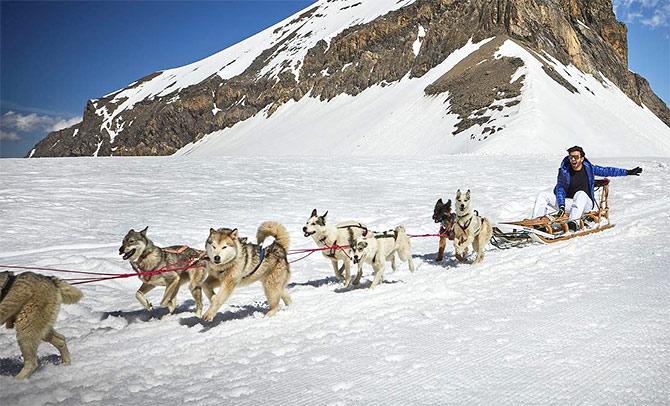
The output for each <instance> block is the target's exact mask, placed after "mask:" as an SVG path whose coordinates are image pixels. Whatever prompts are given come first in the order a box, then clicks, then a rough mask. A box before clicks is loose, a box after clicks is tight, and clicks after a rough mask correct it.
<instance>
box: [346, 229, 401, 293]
mask: <svg viewBox="0 0 670 406" xmlns="http://www.w3.org/2000/svg"><path fill="white" fill-rule="evenodd" d="M352 251H353V255H354V263H356V264H361V263H363V262H365V263H368V264H370V265H372V269H374V272H375V278H374V280H373V281H372V285H370V288H374V287H375V286H377V285H378V284H379V282H381V281H382V277H383V273H384V268H385V266H386V261H391V268H392V269H393V270H394V271H395V270H396V269H397V267H396V262H395V254H398V258H400V260H401V261H403V262H407V265H409V270H410V271H411V272H414V262H412V244H411V243H410V239H409V236H408V235H407V233H406V232H405V227H403V226H398V227H396V228H395V230H390V231H385V232H382V233H379V232H369V233H367V234H366V235H364V236H363V235H362V236H360V237H358V238H356V241H355V242H354V244H352Z"/></svg>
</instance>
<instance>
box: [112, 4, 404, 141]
mask: <svg viewBox="0 0 670 406" xmlns="http://www.w3.org/2000/svg"><path fill="white" fill-rule="evenodd" d="M415 1H416V0H375V1H365V2H361V1H360V0H339V1H332V0H320V1H318V2H316V3H315V4H314V5H313V6H310V7H309V8H308V9H307V10H311V9H316V11H315V12H314V13H313V15H312V16H311V17H309V18H303V19H298V17H299V16H300V15H301V14H303V13H304V12H305V11H306V10H302V11H300V12H298V13H296V14H294V15H292V16H290V17H288V18H286V19H285V20H283V21H281V22H279V23H277V24H275V25H273V26H272V27H269V28H267V29H265V30H263V31H261V32H259V33H258V34H255V35H253V36H252V37H250V38H247V39H246V40H244V41H241V42H239V43H237V44H235V45H233V46H231V47H229V48H226V49H224V50H223V51H220V52H218V53H216V54H214V55H211V56H209V57H207V58H205V59H202V60H199V61H197V62H194V63H191V64H189V65H185V66H182V67H178V68H173V69H167V70H164V71H161V72H160V73H159V74H158V75H157V76H156V77H154V78H152V79H151V80H148V81H145V82H142V83H140V84H137V82H133V83H132V84H131V85H129V86H128V87H126V88H125V89H121V90H118V91H116V92H112V93H110V94H109V95H107V96H106V97H110V96H114V98H113V99H112V101H113V102H114V103H116V104H117V107H116V108H115V109H114V111H112V112H110V113H108V114H105V115H104V116H103V127H105V128H107V129H108V130H110V131H111V126H112V121H113V120H114V119H115V118H116V117H118V116H119V115H120V114H121V113H122V112H124V111H126V110H129V109H132V108H133V106H134V105H135V104H137V103H139V102H140V101H142V100H146V99H152V98H155V97H161V96H165V95H168V94H170V93H172V92H175V91H176V92H178V91H180V90H181V89H184V88H186V87H188V86H191V85H195V84H198V83H200V82H202V81H203V80H205V79H207V78H209V77H210V76H212V75H214V74H217V75H219V76H220V77H221V78H222V79H230V78H233V77H235V76H237V75H240V74H242V73H243V72H244V71H245V70H246V69H247V68H248V67H249V66H250V65H251V63H252V62H253V61H254V60H255V59H256V58H257V57H258V56H259V55H260V54H261V53H262V52H263V51H264V50H266V49H270V48H272V47H273V46H275V45H277V44H279V43H282V42H283V45H282V46H281V47H280V48H279V49H278V51H279V52H276V53H275V54H273V55H272V56H271V58H270V60H269V61H267V64H266V65H265V67H264V68H263V70H262V71H261V76H263V75H269V76H271V77H276V76H278V75H279V73H281V72H282V71H283V70H284V68H283V67H284V66H290V67H291V70H292V72H293V73H294V75H296V78H297V76H298V72H299V67H300V66H301V64H302V60H303V59H304V57H305V55H307V51H309V49H311V48H312V47H314V46H315V45H316V43H317V42H319V41H320V40H325V41H327V42H330V40H331V39H332V38H334V37H335V36H337V35H338V34H339V33H341V32H342V31H344V30H345V29H347V28H349V27H351V26H354V25H356V24H365V23H367V22H370V21H373V20H374V19H376V18H377V17H379V16H382V15H385V14H387V13H389V12H391V11H394V10H398V9H400V8H402V7H406V6H408V5H410V4H412V3H414V2H415ZM357 3H359V4H357ZM117 124H118V123H117ZM110 136H111V137H112V142H113V137H114V135H111V132H110Z"/></svg>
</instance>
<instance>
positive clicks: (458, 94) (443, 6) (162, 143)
mask: <svg viewBox="0 0 670 406" xmlns="http://www.w3.org/2000/svg"><path fill="white" fill-rule="evenodd" d="M333 1H334V0H331V1H330V2H331V3H332V2H333ZM365 1H373V0H365ZM322 4H325V2H319V3H318V4H317V5H316V6H314V7H312V8H310V9H308V10H306V11H305V12H304V13H302V14H300V15H299V16H297V17H296V18H295V19H294V20H293V21H291V22H290V23H289V24H286V25H285V26H283V27H280V28H277V29H275V30H274V31H275V34H277V35H281V40H279V41H277V42H276V43H274V45H272V46H271V47H269V48H267V49H265V50H263V51H262V52H259V55H258V56H257V57H256V58H255V60H254V61H253V62H252V63H251V64H250V65H249V66H248V67H247V68H246V69H245V70H244V71H243V72H241V73H240V74H238V75H236V76H234V77H231V78H228V79H223V78H222V77H220V76H218V75H216V74H214V75H212V76H209V77H208V78H206V79H204V80H202V81H200V82H199V83H197V84H194V85H192V86H189V87H186V88H184V89H181V90H180V91H175V92H172V93H170V94H167V95H162V96H158V97H151V98H147V99H144V100H141V101H140V102H138V103H135V104H134V105H133V106H132V108H125V109H121V108H120V107H119V106H121V105H122V104H123V103H124V99H115V95H116V94H118V93H119V92H116V93H114V94H111V95H108V96H106V97H105V98H102V99H99V100H93V101H89V102H88V103H87V105H86V109H85V111H84V117H83V122H82V123H79V124H77V125H76V126H75V127H70V128H68V129H64V130H61V131H58V132H54V133H51V134H49V135H48V136H47V137H46V138H45V139H44V140H42V141H41V142H40V143H38V144H37V145H36V149H35V153H34V154H33V156H35V157H38V156H80V155H88V156H90V155H94V154H95V155H99V156H109V155H169V154H172V153H174V152H175V151H177V150H178V149H179V148H181V147H183V146H184V145H186V144H188V143H190V142H193V141H195V140H198V139H199V138H201V137H202V136H204V135H205V134H208V133H211V132H213V131H216V130H220V129H223V128H228V127H232V126H233V125H235V124H237V123H239V122H241V121H243V120H245V119H247V118H250V117H252V116H254V115H257V114H266V115H268V116H270V115H272V114H273V113H274V112H275V111H276V110H277V108H279V107H280V106H281V105H282V104H284V103H286V102H288V101H289V100H296V101H297V100H299V99H301V98H303V97H316V98H319V99H321V100H330V99H332V98H333V97H335V96H337V95H340V94H345V93H346V94H349V95H357V94H358V93H360V92H362V91H363V90H365V89H367V88H369V87H371V86H373V85H382V86H384V85H385V84H388V83H391V82H394V81H398V80H400V79H402V78H403V77H405V76H407V75H409V76H410V77H421V76H423V75H424V74H426V72H428V71H429V70H431V69H432V68H434V67H435V66H437V65H438V64H440V63H441V62H443V61H444V60H445V58H446V57H447V56H449V55H450V54H451V53H452V52H453V51H455V50H457V49H459V48H461V47H463V46H464V45H465V44H466V43H467V42H468V41H469V40H470V39H472V40H473V41H474V42H478V41H480V40H483V39H486V38H491V37H496V40H494V41H492V42H490V43H489V45H488V46H486V47H485V48H483V49H481V50H480V51H479V52H478V53H476V55H471V56H470V57H469V58H468V61H467V62H466V61H463V63H462V64H460V66H457V67H455V68H454V69H453V70H452V71H451V72H449V73H448V74H447V75H445V76H444V77H442V78H440V79H438V80H437V81H436V82H435V83H433V84H432V85H430V86H429V87H428V88H426V94H427V95H433V94H437V93H444V92H449V94H450V102H451V111H452V112H453V113H456V114H458V115H459V117H460V118H461V122H460V123H459V125H458V128H457V130H456V132H455V134H456V135H457V134H458V133H459V132H461V131H463V130H465V129H467V128H469V127H471V126H472V125H474V124H481V123H485V122H487V120H488V116H486V115H485V111H486V109H487V108H491V106H493V105H494V104H495V103H496V102H499V101H501V100H502V101H506V103H518V101H515V100H514V99H515V98H517V97H518V96H519V92H520V88H521V80H517V81H516V82H514V83H510V77H511V76H512V75H513V74H514V73H515V71H516V70H517V68H518V67H519V66H521V61H520V60H518V59H514V58H501V59H496V58H493V57H492V56H493V53H494V52H495V49H496V48H495V45H496V44H498V45H500V44H501V43H502V40H503V39H506V38H511V39H513V40H514V41H516V42H517V43H519V44H522V45H523V46H524V47H525V48H526V49H528V50H530V51H532V52H534V53H536V54H537V55H538V57H539V58H538V59H541V57H544V56H550V57H553V58H555V59H557V60H558V61H560V62H561V63H563V64H564V65H569V64H572V65H574V66H576V67H577V68H579V69H580V70H582V71H583V72H586V73H590V74H593V75H594V76H595V77H596V78H598V79H603V78H602V76H601V73H602V75H604V77H606V78H607V79H609V80H611V81H612V82H614V83H615V84H616V85H617V86H618V87H619V88H621V89H622V90H623V91H624V92H625V93H626V94H627V95H628V96H629V97H630V98H631V99H632V100H633V101H635V102H636V103H638V104H644V105H645V106H647V107H648V108H649V109H650V110H651V111H652V112H653V113H654V114H656V115H657V116H658V117H659V118H660V119H661V120H663V121H664V122H665V123H666V124H668V125H670V111H669V110H668V107H667V106H666V105H665V103H663V101H662V100H660V99H659V98H658V97H657V96H656V95H655V94H654V93H653V91H652V90H651V88H650V87H649V84H648V82H647V81H646V80H645V79H644V78H642V77H640V76H639V75H637V74H634V73H632V72H630V71H629V70H628V62H627V53H628V49H627V42H626V27H625V25H624V24H622V23H620V22H618V21H617V20H616V18H615V15H614V12H613V9H612V2H611V0H471V1H460V0H417V1H416V2H414V3H412V4H409V5H408V6H406V7H403V8H400V9H398V10H395V11H392V12H389V13H387V14H385V15H382V16H381V17H379V18H377V19H374V20H373V21H370V22H367V23H364V24H359V25H354V26H352V27H349V28H347V29H345V30H343V31H342V32H340V33H339V34H338V35H336V36H335V37H334V38H331V39H330V40H329V42H327V41H325V40H321V41H318V42H317V43H316V45H315V46H312V47H311V48H310V49H309V50H308V51H307V53H306V56H305V57H304V59H303V60H302V63H301V64H300V66H299V70H298V73H297V75H296V74H294V72H293V71H292V69H294V68H295V66H291V63H290V62H289V61H286V62H285V63H283V64H281V66H280V70H279V72H278V74H272V73H271V72H268V71H267V69H266V68H267V66H268V63H269V62H268V61H270V60H271V59H272V58H274V57H275V56H276V55H279V54H282V53H291V52H294V51H295V47H296V46H297V45H296V43H297V42H296V41H298V40H300V39H301V37H300V35H299V34H298V30H297V29H295V28H294V27H303V26H305V24H306V23H307V22H309V21H310V19H315V18H318V16H319V13H320V12H321V8H320V7H321V5H322ZM356 6H357V4H353V3H347V4H346V6H344V7H345V8H349V7H356ZM421 31H423V32H424V35H423V37H422V38H421V42H420V48H419V49H417V48H416V44H417V40H418V36H417V33H418V32H419V33H420V32H421ZM309 35H311V33H308V34H306V36H309ZM304 36H305V35H303V37H304ZM259 51H260V50H259ZM472 58H480V60H486V61H485V62H483V63H482V64H480V65H475V66H473V64H472V63H471V62H472ZM234 62H235V61H230V62H228V64H232V63H234ZM552 70H553V68H551V67H550V66H548V65H547V66H545V72H546V73H547V74H548V75H549V76H551V77H552V78H554V79H555V80H556V81H558V82H559V83H561V84H562V85H563V86H564V87H565V88H566V89H568V90H570V91H571V92H573V93H574V92H577V89H575V88H574V87H572V86H571V85H570V84H569V83H567V82H566V81H565V80H563V79H562V78H561V77H560V75H558V74H556V72H555V71H554V72H552ZM156 75H158V73H155V74H152V75H149V76H147V77H145V78H143V79H141V80H140V81H138V82H136V83H134V84H133V85H131V86H129V88H133V87H137V86H140V85H141V84H142V83H146V82H148V81H151V80H152V79H153V78H154V77H156ZM603 80H604V79H603ZM307 95H309V96H307ZM117 110H118V111H120V112H117ZM75 129H77V130H78V131H77V132H76V136H73V133H74V132H75V131H74V130H75ZM491 131H492V132H490V133H491V134H492V133H493V132H495V126H492V127H491Z"/></svg>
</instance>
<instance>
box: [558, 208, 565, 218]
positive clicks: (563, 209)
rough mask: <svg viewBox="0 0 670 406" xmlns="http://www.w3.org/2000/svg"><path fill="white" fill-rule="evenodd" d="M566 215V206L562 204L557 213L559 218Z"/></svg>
mask: <svg viewBox="0 0 670 406" xmlns="http://www.w3.org/2000/svg"><path fill="white" fill-rule="evenodd" d="M563 215H565V206H561V207H559V208H558V213H556V217H557V218H561V217H563Z"/></svg>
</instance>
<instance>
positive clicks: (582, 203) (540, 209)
mask: <svg viewBox="0 0 670 406" xmlns="http://www.w3.org/2000/svg"><path fill="white" fill-rule="evenodd" d="M549 210H551V211H556V210H558V205H557V204H556V195H555V194H553V193H552V192H542V193H540V194H539V195H537V199H535V207H533V214H532V217H531V218H536V217H542V216H546V215H547V212H549ZM591 210H593V202H592V201H591V198H590V197H589V195H587V194H586V192H584V191H581V190H580V191H579V192H577V193H575V197H573V198H572V199H565V211H566V212H567V213H568V214H569V215H570V220H576V219H579V218H581V217H582V215H583V214H584V213H585V212H587V211H591Z"/></svg>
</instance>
